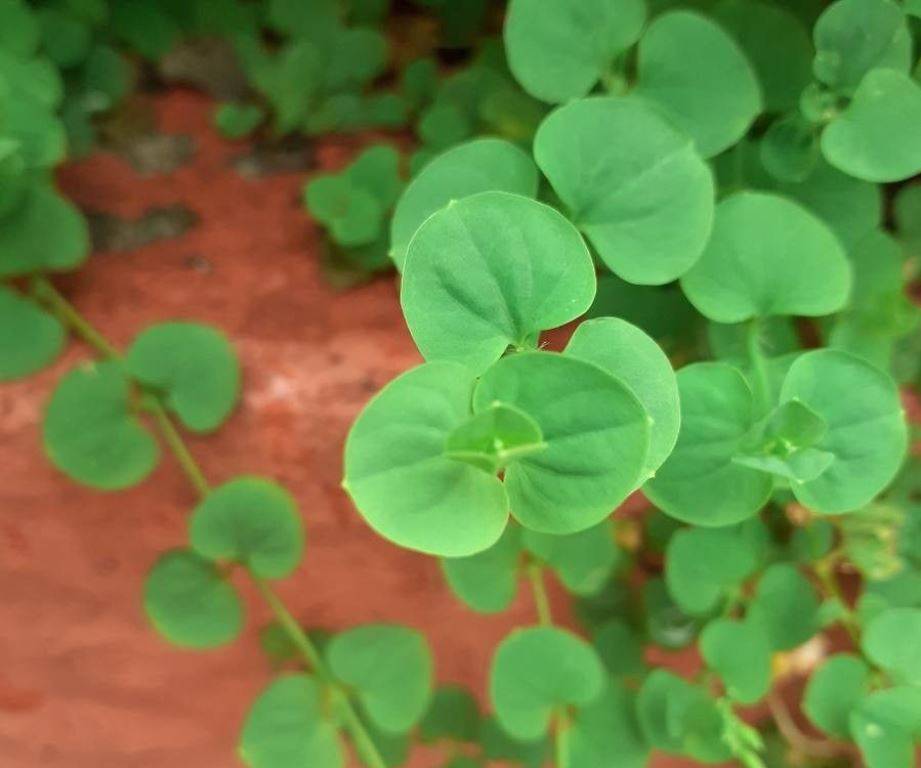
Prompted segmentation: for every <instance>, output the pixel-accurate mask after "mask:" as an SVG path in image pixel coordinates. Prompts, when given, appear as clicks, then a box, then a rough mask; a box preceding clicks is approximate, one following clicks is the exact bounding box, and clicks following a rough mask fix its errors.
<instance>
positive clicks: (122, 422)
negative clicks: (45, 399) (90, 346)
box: [43, 362, 159, 491]
mask: <svg viewBox="0 0 921 768" xmlns="http://www.w3.org/2000/svg"><path fill="white" fill-rule="evenodd" d="M43 429H44V442H45V451H46V453H47V454H48V457H49V458H50V459H51V461H52V462H53V463H54V465H55V466H56V467H57V468H58V469H60V470H61V471H62V472H64V473H65V474H67V475H69V476H70V477H72V478H73V479H74V480H77V481H78V482H81V483H85V484H86V485H90V486H93V487H94V488H99V489H101V490H107V491H114V490H118V489H121V488H128V487H130V486H132V485H135V484H137V483H139V482H141V480H143V479H144V478H145V477H147V475H149V474H150V472H151V471H152V470H153V468H154V467H155V466H156V465H157V460H158V458H159V451H158V449H157V443H156V441H155V440H154V439H153V437H151V435H150V433H149V432H148V431H147V430H146V429H144V427H143V426H142V425H141V423H140V421H138V419H137V417H136V416H135V414H134V409H133V406H132V402H131V387H130V383H129V381H128V378H127V376H125V373H124V371H123V370H122V367H121V365H119V364H118V363H114V362H109V363H99V364H95V365H87V366H83V367H80V368H77V369H76V370H73V371H71V372H70V373H68V374H67V375H66V376H65V377H64V378H63V379H61V381H60V383H59V384H58V386H57V389H55V391H54V394H53V395H52V396H51V401H50V402H49V403H48V407H47V409H46V411H45V420H44V425H43Z"/></svg>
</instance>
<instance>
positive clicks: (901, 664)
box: [862, 608, 921, 685]
mask: <svg viewBox="0 0 921 768" xmlns="http://www.w3.org/2000/svg"><path fill="white" fill-rule="evenodd" d="M919 638H921V609H918V608H892V609H890V610H888V611H883V612H882V613H880V614H879V615H877V616H875V617H874V618H873V620H872V621H871V622H870V623H869V624H868V625H867V627H866V631H865V632H864V635H863V638H862V646H863V651H864V653H865V654H866V655H867V658H869V659H870V660H871V661H872V662H873V663H874V664H877V665H878V666H880V667H882V668H883V669H885V670H886V671H888V672H889V673H890V674H891V675H892V676H893V678H894V679H896V680H898V681H900V682H904V683H911V684H912V685H921V643H919V642H918V640H919Z"/></svg>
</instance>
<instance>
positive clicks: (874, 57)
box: [813, 0, 912, 96]
mask: <svg viewBox="0 0 921 768" xmlns="http://www.w3.org/2000/svg"><path fill="white" fill-rule="evenodd" d="M813 38H814V40H815V49H816V55H815V62H814V65H813V69H814V71H815V75H816V77H817V78H818V79H819V80H821V81H822V82H823V83H825V84H826V85H829V86H831V87H832V88H833V89H834V90H836V91H839V92H840V93H843V94H845V95H847V96H851V95H853V93H854V91H855V90H857V88H858V86H859V85H860V81H861V80H863V78H864V76H865V75H866V74H867V73H868V72H869V71H870V70H872V69H878V68H881V67H884V68H886V69H893V70H898V71H899V72H903V73H905V74H908V72H909V70H910V69H911V65H912V50H911V49H912V41H911V31H910V30H909V28H908V23H907V20H906V19H905V15H904V13H903V12H902V9H901V8H900V7H899V5H898V3H895V2H892V0H837V2H834V3H832V4H831V5H829V6H828V8H826V9H825V12H824V13H823V14H822V15H821V16H820V17H819V19H818V21H816V24H815V28H814V30H813Z"/></svg>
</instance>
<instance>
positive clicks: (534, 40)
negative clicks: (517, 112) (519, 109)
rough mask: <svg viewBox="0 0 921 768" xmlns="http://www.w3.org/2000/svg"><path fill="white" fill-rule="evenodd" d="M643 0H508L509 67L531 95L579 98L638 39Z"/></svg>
mask: <svg viewBox="0 0 921 768" xmlns="http://www.w3.org/2000/svg"><path fill="white" fill-rule="evenodd" d="M645 21H646V5H645V3H644V2H643V0H549V2H548V0H512V2H511V3H509V8H508V14H507V16H506V20H505V49H506V53H507V55H508V62H509V68H510V69H511V70H512V74H514V75H515V78H516V79H517V80H518V82H519V83H521V85H522V86H523V87H524V89H525V90H526V91H527V92H528V93H530V94H531V95H532V96H535V97H537V98H538V99H542V100H543V101H549V102H554V103H560V102H564V101H568V100H569V99H572V98H575V97H578V96H584V95H585V94H586V93H588V92H589V91H590V90H591V89H592V87H593V86H594V85H595V83H597V82H598V80H600V79H602V78H604V77H605V76H606V75H608V73H609V72H610V71H611V70H612V69H613V65H614V63H615V60H616V58H617V57H618V56H619V55H620V54H621V53H623V52H624V51H625V50H627V48H629V47H630V46H631V45H633V43H635V42H636V40H637V39H638V38H639V36H640V32H642V30H643V24H644V23H645Z"/></svg>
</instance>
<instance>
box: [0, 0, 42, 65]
mask: <svg viewBox="0 0 921 768" xmlns="http://www.w3.org/2000/svg"><path fill="white" fill-rule="evenodd" d="M40 37H41V31H40V29H39V26H38V19H37V18H36V15H35V12H34V11H33V10H32V8H31V7H30V6H29V5H27V4H26V3H24V2H22V0H0V48H4V49H6V50H7V51H9V52H10V53H12V54H14V55H16V56H22V57H26V56H31V55H32V54H33V53H35V49H36V48H37V47H38V44H39V40H40Z"/></svg>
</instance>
